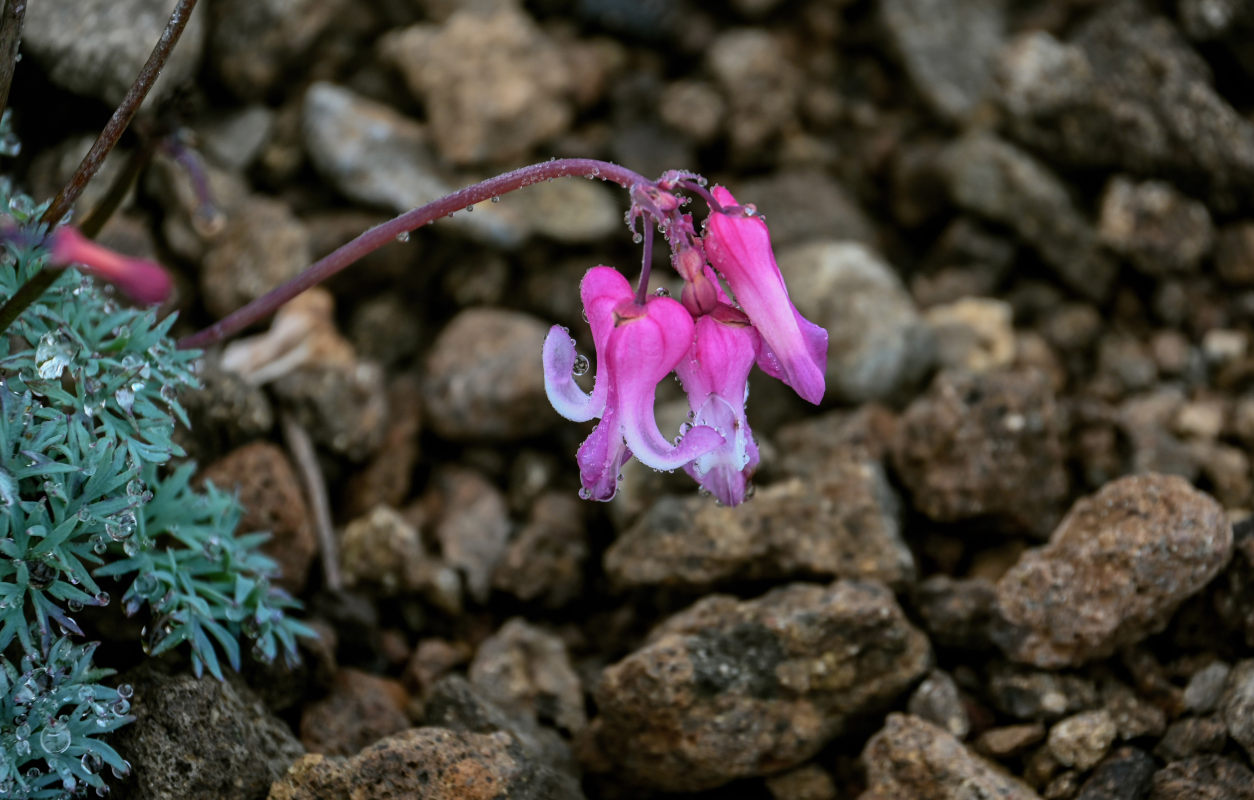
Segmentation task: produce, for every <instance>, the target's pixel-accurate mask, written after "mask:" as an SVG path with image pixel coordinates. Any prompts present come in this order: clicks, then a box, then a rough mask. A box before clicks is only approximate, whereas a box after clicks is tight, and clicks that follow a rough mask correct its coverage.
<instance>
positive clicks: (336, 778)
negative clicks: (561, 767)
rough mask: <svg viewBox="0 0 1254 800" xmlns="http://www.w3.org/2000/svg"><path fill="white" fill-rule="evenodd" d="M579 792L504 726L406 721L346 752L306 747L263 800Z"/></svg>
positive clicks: (533, 799)
mask: <svg viewBox="0 0 1254 800" xmlns="http://www.w3.org/2000/svg"><path fill="white" fill-rule="evenodd" d="M324 797H352V798H354V800H393V799H394V798H397V797H408V798H413V800H490V798H494V797H509V798H510V799H511V800H581V798H582V797H583V794H582V793H581V792H580V791H579V785H578V783H577V782H576V781H575V780H574V779H573V778H572V777H570V776H569V775H563V774H560V773H558V772H555V771H554V770H552V769H550V768H549V767H546V766H544V765H542V764H538V763H536V762H535V761H534V760H533V759H531V758H528V757H527V756H526V754H525V753H524V752H523V751H522V748H521V747H520V746H519V745H518V744H517V743H516V742H515V741H513V740H512V739H511V738H510V736H509V734H506V733H501V732H497V733H486V734H484V733H467V732H458V731H451V730H447V729H445V728H433V727H427V728H411V729H409V730H406V731H402V732H401V733H398V734H396V735H394V736H390V737H388V738H386V739H384V740H383V741H381V742H378V743H377V744H375V745H373V746H371V747H368V748H366V749H365V750H363V751H361V752H360V753H358V754H357V755H356V756H354V757H352V758H350V759H347V760H345V759H336V758H327V757H326V756H322V755H316V754H315V755H308V756H305V757H304V758H301V759H300V760H298V761H297V762H296V763H295V764H293V765H292V768H291V769H289V770H288V772H287V774H286V775H284V776H283V777H282V779H280V780H278V781H276V782H275V783H274V785H273V786H271V788H270V794H269V800H317V798H324Z"/></svg>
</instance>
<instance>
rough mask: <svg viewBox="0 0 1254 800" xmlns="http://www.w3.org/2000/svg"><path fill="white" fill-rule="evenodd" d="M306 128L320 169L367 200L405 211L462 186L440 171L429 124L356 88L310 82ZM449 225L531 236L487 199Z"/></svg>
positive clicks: (508, 239)
mask: <svg viewBox="0 0 1254 800" xmlns="http://www.w3.org/2000/svg"><path fill="white" fill-rule="evenodd" d="M302 128H303V134H304V140H305V147H306V148H307V149H308V150H309V157H310V159H311V160H312V161H313V163H314V165H315V166H316V167H317V168H318V170H319V172H321V173H322V175H323V177H324V178H326V179H327V180H328V181H329V182H330V183H331V184H332V185H334V186H335V188H337V189H339V190H340V191H341V192H343V193H344V194H345V195H346V196H348V197H349V198H350V199H352V200H355V201H357V202H359V203H364V204H366V205H371V206H379V207H382V208H386V209H388V210H390V211H393V212H395V213H398V214H399V213H401V212H404V211H408V210H410V209H411V208H415V207H417V206H421V205H425V204H427V203H430V202H431V201H433V200H436V199H438V198H440V197H443V196H444V195H446V194H450V193H451V192H452V191H453V190H454V189H455V188H456V187H455V186H454V185H453V184H452V183H450V182H449V181H448V180H447V179H446V178H445V177H444V176H443V175H441V174H440V173H439V171H438V170H437V168H436V166H435V158H434V156H433V155H432V154H431V152H430V148H429V145H428V143H427V135H426V131H425V129H424V128H423V127H422V126H421V125H419V124H418V123H417V122H415V121H414V120H412V119H409V118H407V117H404V116H402V115H400V114H398V113H397V112H395V111H393V110H392V109H391V108H388V107H387V106H384V105H381V104H379V103H376V102H374V101H373V100H367V99H366V98H364V97H359V96H358V95H356V94H353V93H352V92H351V91H349V90H348V89H344V88H341V87H339V86H334V85H332V84H329V83H315V84H313V85H312V86H310V87H309V89H308V90H306V92H305V104H304V109H303V116H302ZM442 224H448V225H451V227H453V228H454V229H456V230H458V231H461V232H462V233H463V234H465V235H467V236H470V237H472V238H474V239H477V240H478V241H481V242H485V243H487V244H493V245H496V246H498V247H512V246H514V245H517V244H518V243H519V242H521V241H522V240H523V238H524V237H525V235H526V231H525V230H524V229H523V227H522V224H521V223H520V222H518V221H517V220H516V219H513V218H511V217H510V216H509V215H507V214H505V213H504V212H503V211H502V209H501V208H500V207H499V204H491V203H488V204H485V205H484V206H483V207H481V208H477V209H476V210H475V212H474V213H473V214H466V213H462V214H458V215H456V216H454V218H453V219H452V220H448V221H442Z"/></svg>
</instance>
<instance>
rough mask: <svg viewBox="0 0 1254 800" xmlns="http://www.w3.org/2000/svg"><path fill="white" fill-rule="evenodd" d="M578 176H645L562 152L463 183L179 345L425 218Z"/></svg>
mask: <svg viewBox="0 0 1254 800" xmlns="http://www.w3.org/2000/svg"><path fill="white" fill-rule="evenodd" d="M571 176H582V177H584V178H600V179H602V180H607V181H613V182H614V183H617V184H618V185H619V186H623V187H625V188H631V187H632V186H634V185H636V184H647V183H649V182H650V181H649V180H648V179H647V178H645V177H644V176H643V175H640V174H638V173H636V172H633V171H632V170H629V169H627V168H626V167H621V166H619V165H617V164H611V163H609V162H608V161H598V160H596V159H592V158H561V159H554V160H552V161H544V162H541V163H539V164H532V165H530V166H527V167H521V168H519V169H516V170H513V171H512V172H506V173H505V174H503V175H497V176H496V177H495V178H489V179H488V180H486V181H482V182H480V183H476V184H474V185H473V186H467V187H466V188H465V189H460V190H458V191H456V192H453V193H452V194H450V195H445V196H444V197H441V198H440V199H439V200H436V201H434V202H431V203H428V204H427V205H425V206H419V207H418V208H415V209H411V210H410V211H406V212H405V213H404V214H401V215H400V216H399V217H395V218H394V219H390V220H388V221H387V222H384V223H382V224H380V225H376V226H375V227H373V228H371V229H370V230H368V231H366V232H365V233H363V234H361V235H360V236H358V237H357V238H356V239H353V240H352V241H351V242H348V243H347V244H345V245H343V246H341V247H339V248H338V249H336V250H335V251H333V252H331V253H329V254H328V255H326V256H324V257H323V258H321V259H319V260H318V261H315V262H314V263H313V264H311V265H310V266H309V267H308V268H306V269H305V271H304V272H302V273H301V274H299V275H297V276H296V277H295V278H292V279H291V280H290V281H288V282H287V283H284V284H282V285H281V286H278V287H276V288H274V289H271V290H270V291H269V292H267V293H266V294H264V295H262V296H261V297H259V298H257V299H256V300H254V301H252V302H251V303H249V304H248V305H246V306H244V307H243V308H240V309H237V310H236V311H233V312H231V313H230V314H228V315H227V316H225V317H223V318H222V319H220V320H218V321H217V322H215V323H214V324H212V325H210V326H209V327H207V328H205V329H204V330H201V331H197V332H196V333H193V334H192V335H190V336H185V337H184V338H182V339H180V340H179V343H178V346H179V347H180V348H183V349H188V348H203V347H207V346H209V345H212V344H216V343H218V342H221V341H222V340H224V339H226V338H227V337H228V336H231V335H233V334H235V333H237V332H239V331H240V330H242V329H243V328H246V327H248V326H249V325H251V324H253V323H254V322H257V321H258V320H260V319H263V318H264V317H267V316H269V315H270V314H272V313H274V311H275V310H277V309H278V308H279V307H280V306H282V305H283V304H284V303H286V302H287V301H289V300H291V299H292V298H293V297H295V296H296V295H298V294H300V293H301V292H303V291H305V290H306V289H309V288H311V287H313V286H316V285H317V284H319V283H322V282H323V281H325V280H326V279H327V278H329V277H331V276H332V275H334V274H336V273H337V272H339V271H340V270H342V269H344V268H345V267H347V266H349V265H350V264H352V263H353V262H355V261H357V260H358V259H360V258H361V257H363V256H365V255H366V254H368V253H372V252H374V251H375V250H378V249H379V248H380V247H382V246H383V245H385V244H387V243H388V242H391V241H394V240H395V239H396V237H397V236H400V235H401V234H405V233H409V232H410V231H413V230H416V229H418V228H421V227H422V226H423V225H426V224H427V223H429V222H434V221H435V220H437V219H440V218H441V217H447V216H449V215H451V214H452V213H453V212H455V211H461V210H462V209H464V208H466V207H468V206H472V205H474V204H475V203H482V202H484V201H486V200H489V199H491V198H493V197H500V196H501V195H503V194H507V193H509V192H512V191H514V190H515V189H521V188H523V187H524V186H530V185H531V184H533V183H539V182H540V181H546V180H552V179H554V178H565V177H571Z"/></svg>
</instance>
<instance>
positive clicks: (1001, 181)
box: [940, 133, 1117, 299]
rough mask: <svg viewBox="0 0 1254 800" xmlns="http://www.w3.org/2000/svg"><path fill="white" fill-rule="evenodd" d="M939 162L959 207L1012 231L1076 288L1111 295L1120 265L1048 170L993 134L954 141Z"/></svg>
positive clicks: (1094, 294)
mask: <svg viewBox="0 0 1254 800" xmlns="http://www.w3.org/2000/svg"><path fill="white" fill-rule="evenodd" d="M940 158H941V168H942V170H943V172H944V175H945V177H946V181H947V184H948V186H949V193H950V195H951V196H952V197H953V199H954V202H955V203H957V204H958V206H959V207H961V208H963V209H966V210H967V211H971V212H973V213H975V214H979V215H980V216H983V217H986V218H988V219H991V220H993V221H995V222H999V223H1002V224H1004V225H1006V226H1008V227H1010V228H1011V229H1013V230H1014V231H1015V233H1017V234H1018V235H1019V238H1020V239H1022V240H1023V241H1024V242H1026V243H1027V244H1028V245H1030V246H1031V247H1032V248H1033V249H1035V250H1036V252H1037V253H1038V254H1039V255H1040V257H1041V260H1042V261H1044V262H1045V263H1046V264H1048V265H1049V266H1050V267H1052V268H1053V269H1054V271H1055V272H1057V274H1058V277H1059V278H1061V279H1062V280H1063V281H1064V282H1065V283H1066V284H1067V285H1068V286H1070V287H1071V288H1072V289H1075V290H1076V291H1078V292H1081V293H1082V294H1084V295H1086V296H1087V297H1090V298H1093V299H1101V298H1103V297H1105V296H1106V294H1107V293H1108V291H1109V289H1110V286H1111V283H1112V281H1113V280H1114V277H1115V272H1116V270H1117V264H1116V263H1115V262H1114V261H1113V260H1111V259H1110V258H1108V257H1107V256H1106V255H1105V254H1103V253H1102V252H1101V250H1100V249H1099V248H1098V238H1097V233H1096V232H1095V231H1094V230H1093V227H1092V226H1091V225H1090V224H1089V222H1088V220H1086V219H1085V218H1084V216H1083V215H1082V214H1081V213H1080V211H1079V210H1078V209H1077V208H1076V205H1075V202H1074V201H1073V200H1072V198H1071V195H1070V192H1069V191H1068V189H1067V187H1066V185H1065V184H1064V183H1063V182H1062V180H1061V179H1060V178H1059V177H1058V176H1057V175H1056V174H1055V173H1054V172H1053V171H1052V170H1050V169H1049V167H1047V166H1046V165H1045V164H1044V163H1042V162H1041V161H1038V160H1037V159H1035V158H1033V157H1032V156H1031V155H1029V154H1028V153H1027V152H1025V151H1023V150H1021V149H1019V148H1018V147H1016V146H1014V145H1012V144H1010V143H1009V142H1006V141H1004V140H1002V139H998V138H997V137H996V136H993V135H992V134H989V133H972V134H969V135H966V136H963V137H962V138H960V139H957V140H955V141H954V142H953V143H951V144H949V145H947V146H946V148H945V150H944V151H943V153H942V154H941V157H940Z"/></svg>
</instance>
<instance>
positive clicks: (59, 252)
mask: <svg viewBox="0 0 1254 800" xmlns="http://www.w3.org/2000/svg"><path fill="white" fill-rule="evenodd" d="M48 250H49V253H50V256H51V257H50V262H51V265H52V266H58V267H68V266H75V267H77V268H78V269H80V270H82V271H83V272H86V273H88V274H89V275H94V276H96V277H97V278H100V279H101V280H104V281H108V282H109V283H112V284H113V285H114V286H116V287H118V288H119V289H121V290H122V292H123V293H125V294H126V295H127V296H128V297H130V298H131V299H133V300H135V301H136V302H139V303H143V304H145V305H155V304H157V303H161V302H163V301H164V300H165V299H166V298H167V297H169V296H170V290H171V289H172V288H173V283H172V282H171V280H170V275H169V274H168V273H167V272H166V271H165V269H163V268H162V267H161V265H160V264H157V263H155V262H152V261H149V260H147V259H143V258H130V257H128V256H124V255H122V254H121V253H116V252H114V251H113V250H110V249H109V248H107V247H104V246H102V245H99V244H96V243H95V242H93V241H92V240H91V239H88V238H87V237H86V236H84V235H83V234H81V233H79V232H78V229H76V228H72V227H70V226H69V225H62V226H60V227H59V228H57V229H56V230H54V231H53V232H52V233H51V234H50V235H49V236H48Z"/></svg>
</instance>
